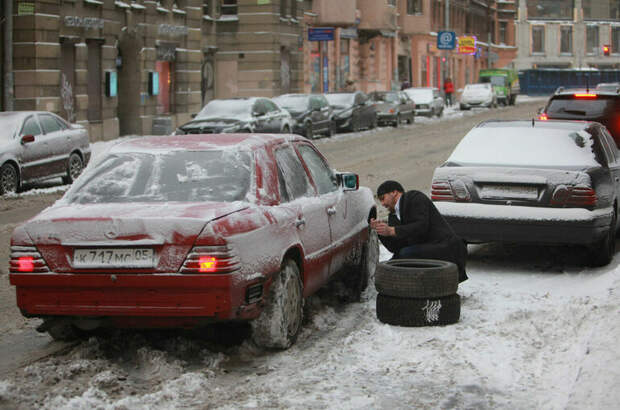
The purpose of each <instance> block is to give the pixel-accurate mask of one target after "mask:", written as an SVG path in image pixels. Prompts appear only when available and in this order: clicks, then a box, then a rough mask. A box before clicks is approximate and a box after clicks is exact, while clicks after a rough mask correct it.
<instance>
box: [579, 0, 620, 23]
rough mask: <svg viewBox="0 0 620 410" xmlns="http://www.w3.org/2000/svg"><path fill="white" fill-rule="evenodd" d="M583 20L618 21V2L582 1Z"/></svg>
mask: <svg viewBox="0 0 620 410" xmlns="http://www.w3.org/2000/svg"><path fill="white" fill-rule="evenodd" d="M582 7H583V18H584V19H585V20H620V1H618V0H582Z"/></svg>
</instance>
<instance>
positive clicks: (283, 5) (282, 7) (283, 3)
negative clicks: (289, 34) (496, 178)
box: [280, 0, 288, 17]
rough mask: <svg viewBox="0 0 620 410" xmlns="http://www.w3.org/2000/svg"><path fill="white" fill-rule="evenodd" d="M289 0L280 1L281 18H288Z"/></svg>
mask: <svg viewBox="0 0 620 410" xmlns="http://www.w3.org/2000/svg"><path fill="white" fill-rule="evenodd" d="M287 3H288V0H280V17H286V6H287Z"/></svg>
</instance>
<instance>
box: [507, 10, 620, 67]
mask: <svg viewBox="0 0 620 410" xmlns="http://www.w3.org/2000/svg"><path fill="white" fill-rule="evenodd" d="M518 10H519V13H518V19H517V33H518V39H517V45H518V48H519V52H518V55H517V58H516V60H515V64H516V66H517V68H519V69H527V68H599V69H609V68H615V69H617V68H620V59H619V58H618V57H620V1H618V0H536V1H534V0H520V2H519V8H518ZM603 46H609V52H608V55H605V52H604V51H603Z"/></svg>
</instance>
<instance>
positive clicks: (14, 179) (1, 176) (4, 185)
mask: <svg viewBox="0 0 620 410" xmlns="http://www.w3.org/2000/svg"><path fill="white" fill-rule="evenodd" d="M18 189H19V176H18V174H17V170H16V169H15V167H14V166H13V165H11V164H4V165H2V167H1V168H0V195H4V194H12V193H15V192H17V190H18Z"/></svg>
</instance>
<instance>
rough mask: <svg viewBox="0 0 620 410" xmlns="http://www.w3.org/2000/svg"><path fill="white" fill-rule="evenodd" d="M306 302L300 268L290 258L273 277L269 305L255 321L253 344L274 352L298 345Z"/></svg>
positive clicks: (253, 324) (253, 322)
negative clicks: (296, 343)
mask: <svg viewBox="0 0 620 410" xmlns="http://www.w3.org/2000/svg"><path fill="white" fill-rule="evenodd" d="M303 302H304V299H303V292H302V284H301V278H300V276H299V268H298V267H297V264H296V263H295V262H294V261H293V260H291V259H287V260H285V261H284V262H283V263H282V267H281V269H280V272H278V273H277V274H276V275H275V276H274V277H273V282H272V283H271V287H270V289H269V297H268V299H267V306H266V307H265V309H264V310H263V312H262V313H261V315H260V316H259V317H258V318H257V319H255V320H253V321H252V340H254V343H256V344H257V345H258V346H261V347H265V348H271V349H287V348H289V347H290V346H291V345H292V344H293V343H295V340H296V339H297V336H298V334H299V331H300V330H301V322H302V319H303Z"/></svg>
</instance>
